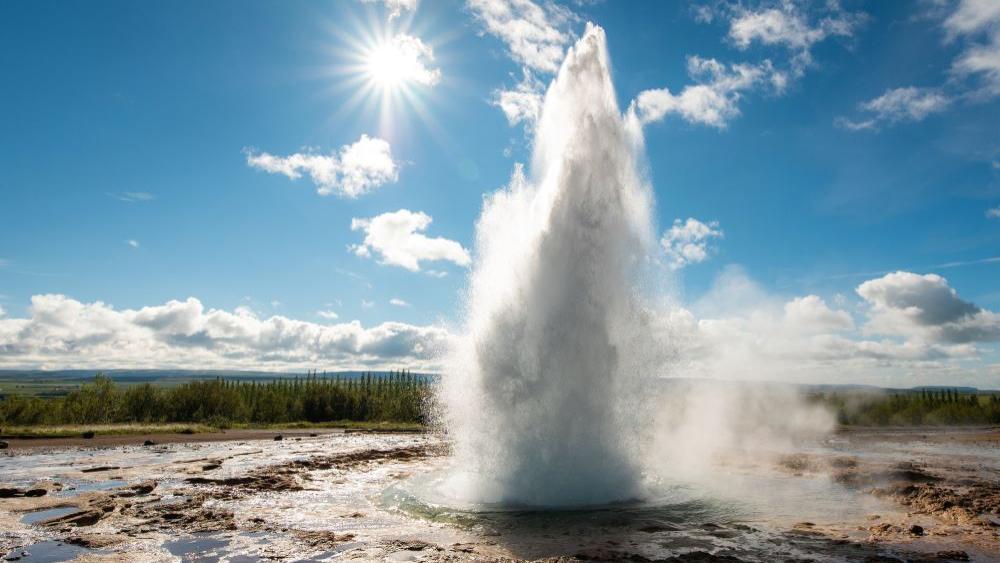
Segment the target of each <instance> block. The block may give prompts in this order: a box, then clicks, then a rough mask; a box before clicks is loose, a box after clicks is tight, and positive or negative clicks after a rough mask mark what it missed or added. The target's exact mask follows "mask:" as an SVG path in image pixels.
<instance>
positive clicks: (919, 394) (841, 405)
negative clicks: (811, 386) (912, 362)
mask: <svg viewBox="0 0 1000 563" xmlns="http://www.w3.org/2000/svg"><path fill="white" fill-rule="evenodd" d="M813 399H814V400H816V401H819V402H821V403H823V404H825V405H827V406H828V407H829V408H831V409H832V410H833V411H834V412H836V413H837V420H838V422H839V423H840V424H845V425H857V426H937V425H961V424H1000V395H998V394H996V393H993V394H985V393H968V392H961V391H959V390H957V389H921V390H919V391H906V392H892V393H884V394H860V393H820V394H817V395H814V396H813Z"/></svg>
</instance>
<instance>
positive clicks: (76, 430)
mask: <svg viewBox="0 0 1000 563" xmlns="http://www.w3.org/2000/svg"><path fill="white" fill-rule="evenodd" d="M335 428H336V429H345V430H357V431H365V432H422V431H424V430H426V426H424V425H423V424H418V423H410V422H361V421H353V420H340V421H331V422H318V423H311V422H290V423H281V424H237V425H228V426H226V427H225V428H219V427H216V426H211V425H208V424H169V423H165V424H128V423H124V424H54V425H44V424H43V425H31V426H8V427H5V428H2V429H0V439H7V440H10V439H35V438H40V439H41V438H78V437H81V436H83V435H84V434H85V433H90V432H93V434H94V435H95V436H136V435H140V436H141V435H147V434H203V433H214V432H223V431H225V430H275V431H280V430H309V429H335Z"/></svg>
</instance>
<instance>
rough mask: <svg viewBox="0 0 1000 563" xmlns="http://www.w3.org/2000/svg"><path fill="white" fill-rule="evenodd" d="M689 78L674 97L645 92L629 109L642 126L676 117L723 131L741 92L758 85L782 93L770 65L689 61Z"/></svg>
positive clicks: (668, 93)
mask: <svg viewBox="0 0 1000 563" xmlns="http://www.w3.org/2000/svg"><path fill="white" fill-rule="evenodd" d="M688 74H689V75H690V76H691V78H693V79H694V80H695V83H694V84H692V85H688V86H685V87H684V89H683V90H681V92H680V93H678V94H674V93H673V92H671V91H670V90H669V89H668V88H658V89H654V90H644V91H642V92H640V93H639V95H638V96H637V97H636V99H635V100H633V102H632V104H631V105H630V107H629V112H630V113H632V114H634V115H636V117H638V118H639V121H640V122H641V123H643V124H647V123H652V122H656V121H660V120H662V119H664V118H665V117H667V116H668V115H671V114H676V115H678V116H679V117H681V118H682V119H684V120H685V121H687V122H689V123H698V124H702V125H710V126H713V127H718V128H724V127H725V126H726V124H727V123H728V122H729V120H730V119H732V118H734V117H736V116H738V115H739V114H740V110H739V107H738V104H739V102H740V100H741V98H742V97H743V94H744V92H746V91H748V90H751V89H753V88H756V87H758V86H760V85H768V86H769V87H771V88H773V89H775V90H776V91H781V90H782V89H784V87H785V84H786V79H785V77H784V75H783V74H782V73H780V72H778V71H776V70H775V69H774V66H773V65H772V64H771V61H764V62H763V63H761V64H758V65H752V64H731V65H728V66H727V65H725V64H723V63H720V62H719V61H717V60H715V59H703V58H701V57H697V56H692V57H688Z"/></svg>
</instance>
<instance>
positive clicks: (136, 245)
mask: <svg viewBox="0 0 1000 563" xmlns="http://www.w3.org/2000/svg"><path fill="white" fill-rule="evenodd" d="M125 244H127V245H129V246H131V247H132V248H139V241H137V240H135V239H128V240H126V241H125Z"/></svg>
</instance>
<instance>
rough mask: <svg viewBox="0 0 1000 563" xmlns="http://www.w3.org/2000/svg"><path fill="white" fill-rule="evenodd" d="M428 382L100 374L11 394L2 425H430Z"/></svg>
mask: <svg viewBox="0 0 1000 563" xmlns="http://www.w3.org/2000/svg"><path fill="white" fill-rule="evenodd" d="M429 394H430V384H429V382H428V381H427V380H426V379H425V378H423V377H419V376H415V375H413V374H411V373H410V372H409V371H407V370H403V371H392V372H387V373H378V374H377V373H372V372H368V373H364V374H362V375H361V376H360V377H350V378H346V377H341V376H339V375H337V376H334V377H326V376H319V375H318V374H316V373H315V372H310V373H309V374H308V375H307V376H304V377H296V378H294V379H275V380H271V381H236V380H227V379H223V378H218V379H214V380H209V381H191V382H188V383H183V384H179V385H176V386H172V387H164V386H157V385H152V384H150V383H142V384H138V385H130V386H120V385H117V384H116V383H115V382H114V381H112V380H111V378H110V377H108V376H106V375H104V374H97V376H96V377H95V378H94V380H93V381H92V382H90V383H84V384H83V385H81V386H80V388H79V389H76V390H73V391H70V392H69V393H67V394H66V395H65V396H62V397H45V398H43V397H29V396H22V395H10V396H7V397H4V398H3V399H2V400H0V424H2V425H5V426H11V425H24V426H27V425H54V424H114V423H167V422H171V423H173V422H191V423H204V424H209V425H212V426H218V427H225V426H227V425H228V424H232V423H247V424H255V423H256V424H273V423H288V422H334V421H366V422H415V423H423V422H424V408H423V407H424V403H425V401H426V398H427V397H428V396H429Z"/></svg>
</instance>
